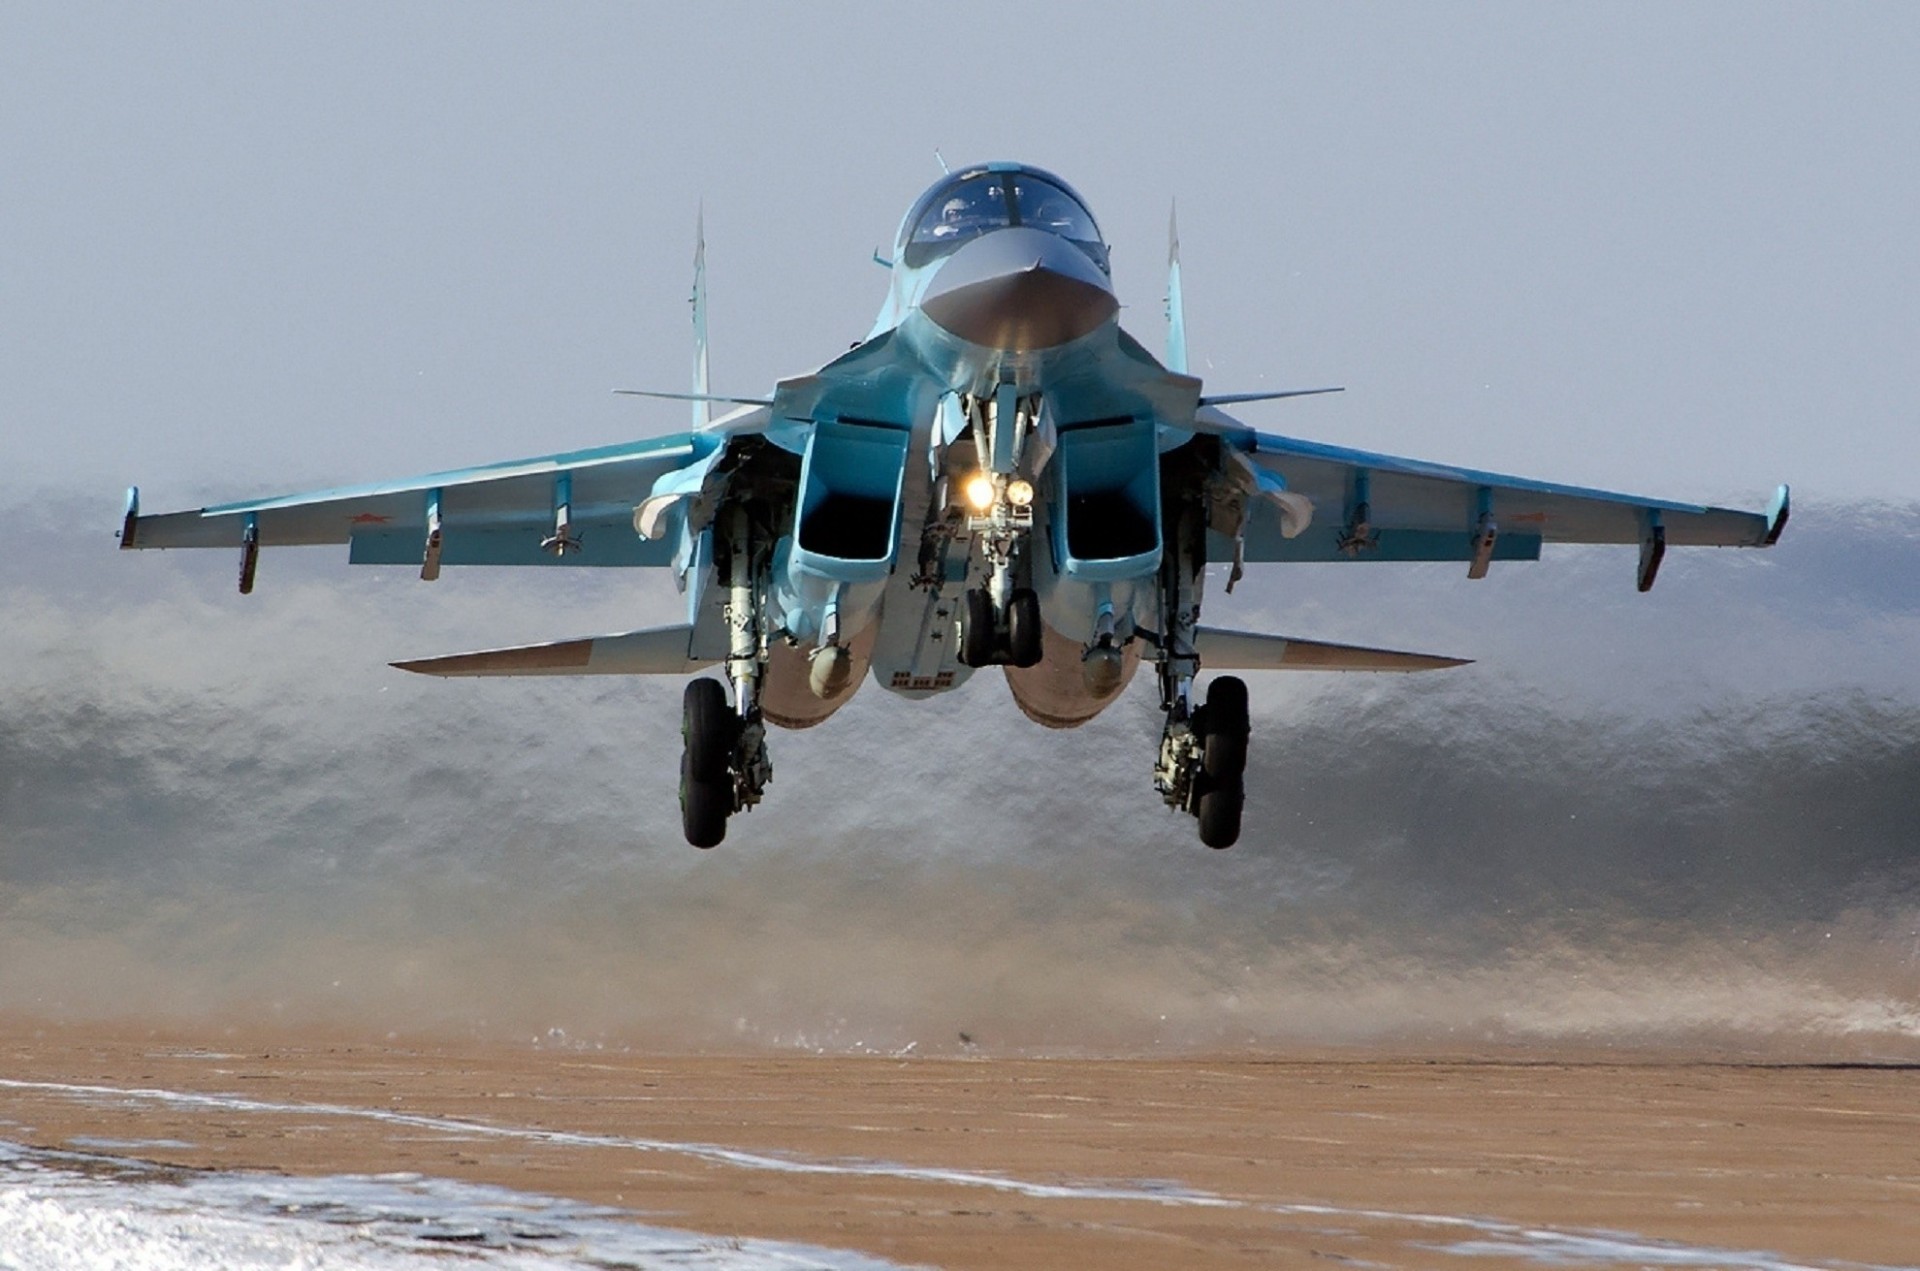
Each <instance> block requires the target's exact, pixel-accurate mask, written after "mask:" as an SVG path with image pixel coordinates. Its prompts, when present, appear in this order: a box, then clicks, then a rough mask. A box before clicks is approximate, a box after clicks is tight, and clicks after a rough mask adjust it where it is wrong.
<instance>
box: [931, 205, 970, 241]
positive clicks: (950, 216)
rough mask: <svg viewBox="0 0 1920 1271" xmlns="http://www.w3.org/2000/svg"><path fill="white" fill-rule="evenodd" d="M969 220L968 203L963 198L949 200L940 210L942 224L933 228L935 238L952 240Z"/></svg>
mask: <svg viewBox="0 0 1920 1271" xmlns="http://www.w3.org/2000/svg"><path fill="white" fill-rule="evenodd" d="M966 218H967V201H966V200H965V199H961V198H952V199H948V200H947V201H946V202H945V203H944V204H942V205H941V208H940V223H939V224H938V225H935V226H934V227H933V236H934V237H935V238H952V237H953V236H954V235H955V234H958V233H959V232H960V231H961V229H962V228H963V227H964V224H965V222H966Z"/></svg>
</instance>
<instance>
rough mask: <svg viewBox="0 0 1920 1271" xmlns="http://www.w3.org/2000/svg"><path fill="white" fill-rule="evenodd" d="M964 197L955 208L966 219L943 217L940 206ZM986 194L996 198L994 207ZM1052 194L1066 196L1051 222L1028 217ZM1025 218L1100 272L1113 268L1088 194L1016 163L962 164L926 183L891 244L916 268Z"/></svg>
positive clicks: (1050, 198) (1047, 174)
mask: <svg viewBox="0 0 1920 1271" xmlns="http://www.w3.org/2000/svg"><path fill="white" fill-rule="evenodd" d="M1023 183H1026V184H1023ZM1028 185H1030V186H1031V187H1033V188H1028ZM996 187H997V188H996ZM966 198H971V199H972V200H973V203H972V206H970V207H967V208H963V209H961V210H960V212H959V213H958V214H959V215H960V216H961V217H963V218H964V219H962V220H958V221H955V220H943V219H942V209H943V208H945V207H946V206H947V205H948V204H949V203H952V202H953V201H954V200H955V199H966ZM990 199H998V200H999V202H1000V207H999V209H998V210H997V213H996V210H995V209H993V207H992V204H991V202H990V201H989V200H990ZM1055 199H1057V200H1060V201H1062V202H1064V204H1065V208H1064V209H1063V210H1064V211H1065V213H1066V214H1065V215H1064V216H1056V217H1055V218H1054V220H1053V223H1051V224H1041V223H1039V222H1037V221H1034V220H1030V219H1028V217H1029V216H1031V215H1032V214H1033V213H1035V212H1036V211H1038V210H1039V209H1041V208H1043V207H1045V206H1046V205H1047V203H1048V202H1049V201H1050V200H1055ZM983 208H984V210H983ZM1023 213H1024V214H1025V215H1023ZM945 224H952V225H954V226H955V230H954V232H952V233H949V234H942V233H940V232H939V231H940V228H941V226H942V225H945ZM1023 224H1024V225H1032V226H1033V227H1034V228H1038V229H1043V230H1045V231H1046V232H1048V233H1051V234H1056V235H1058V236H1059V237H1061V238H1064V239H1066V240H1067V241H1068V242H1070V243H1072V244H1074V245H1075V246H1076V247H1079V248H1080V249H1081V250H1082V251H1084V252H1086V253H1087V255H1088V256H1089V257H1091V258H1092V259H1093V261H1094V263H1095V264H1097V265H1099V266H1100V269H1101V271H1102V272H1111V271H1110V270H1109V268H1108V264H1107V245H1106V240H1105V239H1103V238H1102V237H1101V236H1100V225H1099V222H1098V221H1096V220H1094V217H1093V212H1092V211H1091V210H1090V209H1089V208H1088V207H1087V204H1086V200H1085V199H1082V198H1081V197H1080V196H1079V195H1078V194H1076V193H1075V192H1074V190H1073V187H1071V186H1069V185H1068V184H1067V183H1066V182H1065V181H1062V180H1061V179H1060V178H1059V177H1056V176H1054V175H1053V174H1052V173H1049V172H1042V171H1041V170H1040V169H1038V168H1029V167H1025V166H1022V165H1017V164H1005V165H1001V164H987V165H982V166H976V167H971V168H964V169H961V170H960V171H958V172H955V173H953V174H952V175H951V176H949V177H947V178H946V179H945V180H943V181H941V182H939V183H938V184H936V185H934V186H933V187H931V188H930V189H928V190H927V191H926V193H924V194H922V195H921V196H920V197H919V199H917V200H916V201H915V202H914V205H913V207H912V208H911V209H909V210H908V212H907V215H906V218H905V219H904V220H903V221H902V222H901V224H900V236H899V241H898V242H897V244H896V246H895V250H896V251H897V252H898V254H899V256H900V259H901V260H902V262H903V263H904V264H905V265H906V266H907V267H908V268H909V269H918V268H921V267H923V266H926V265H929V264H931V263H933V262H934V261H936V260H938V259H940V258H941V257H943V256H945V255H947V254H948V253H950V252H952V251H953V250H954V249H956V248H957V247H959V245H960V244H961V243H964V242H967V241H968V240H970V239H973V238H977V237H978V236H979V235H981V234H984V233H987V232H989V231H990V230H995V229H1002V228H1007V227H1011V226H1017V225H1023ZM1088 233H1090V234H1091V235H1092V237H1091V238H1090V239H1089V238H1085V237H1082V236H1081V235H1083V234H1088Z"/></svg>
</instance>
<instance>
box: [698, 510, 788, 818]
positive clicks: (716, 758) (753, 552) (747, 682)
mask: <svg viewBox="0 0 1920 1271" xmlns="http://www.w3.org/2000/svg"><path fill="white" fill-rule="evenodd" d="M720 524H721V527H722V528H723V529H724V533H725V537H724V539H723V540H722V542H723V546H724V548H725V556H724V558H723V560H722V562H721V567H722V570H723V573H724V576H725V578H726V580H727V639H728V645H727V680H728V682H729V683H730V684H731V685H732V686H733V697H732V701H731V702H729V701H728V697H727V689H726V686H725V685H722V684H721V683H720V681H718V680H711V679H699V680H695V681H693V682H692V683H690V684H688V685H687V691H686V696H685V698H684V700H683V703H682V715H681V725H680V732H681V738H682V740H683V741H684V743H685V749H684V751H683V753H682V754H681V756H680V821H681V828H682V829H684V830H685V831H686V835H687V842H689V843H691V844H693V845H694V846H695V847H699V848H708V847H714V846H716V845H717V844H718V843H719V842H720V841H721V840H722V839H724V838H726V836H727V818H728V817H729V816H731V815H732V814H733V813H735V812H744V811H746V810H747V809H748V808H751V807H752V806H753V805H754V804H756V803H758V802H760V799H761V796H762V795H763V794H764V793H765V792H766V788H767V783H768V782H769V781H772V780H773V762H772V760H770V759H769V758H768V757H767V725H766V721H765V719H764V718H762V716H761V713H760V690H761V687H762V685H763V684H764V683H765V680H766V669H767V640H768V635H769V633H768V630H767V613H766V609H767V586H766V565H767V561H766V552H765V551H764V550H763V548H762V547H761V543H762V542H763V541H764V536H762V535H757V534H755V532H754V524H753V519H752V517H751V516H750V515H749V513H748V510H747V509H746V508H745V507H742V506H738V505H735V506H733V507H730V508H728V509H726V510H725V512H724V513H723V514H722V517H721V519H720Z"/></svg>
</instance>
